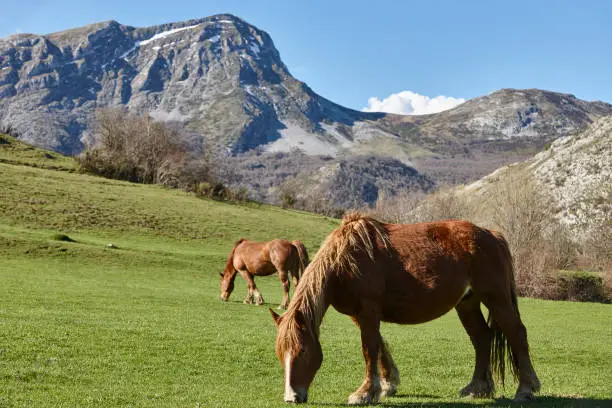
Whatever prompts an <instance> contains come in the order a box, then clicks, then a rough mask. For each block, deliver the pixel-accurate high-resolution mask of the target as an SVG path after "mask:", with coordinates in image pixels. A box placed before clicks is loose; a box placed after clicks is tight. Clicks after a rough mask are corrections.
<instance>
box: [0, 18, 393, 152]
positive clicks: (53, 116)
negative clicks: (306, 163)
mask: <svg viewBox="0 0 612 408" xmlns="http://www.w3.org/2000/svg"><path fill="white" fill-rule="evenodd" d="M117 105H125V106H127V107H129V108H130V109H131V110H134V111H137V112H149V113H150V114H151V115H153V116H154V117H156V118H159V119H162V120H174V121H179V122H183V123H185V124H186V125H187V126H188V127H189V128H191V129H192V130H194V131H197V132H199V133H200V134H202V135H204V137H205V138H206V139H207V140H208V141H209V142H211V143H212V144H214V145H218V146H222V147H225V148H227V149H229V150H230V151H231V152H234V153H237V152H243V151H247V150H249V149H251V148H253V147H256V146H259V145H265V144H269V145H270V146H269V150H272V151H275V150H281V151H282V150H288V149H290V148H292V147H294V146H297V145H302V147H303V149H304V150H305V151H307V152H309V153H311V154H329V153H334V152H335V151H336V150H337V147H336V146H341V145H343V144H344V143H349V144H350V143H351V142H353V140H348V139H347V138H346V137H345V136H344V135H342V134H341V133H338V132H335V131H328V130H326V126H327V125H326V123H329V124H333V125H338V126H340V125H342V126H353V125H354V124H356V123H359V125H360V126H359V127H358V128H356V129H355V131H354V132H352V133H353V134H352V135H351V137H352V138H353V139H355V138H356V139H359V138H361V137H367V136H368V132H369V129H368V121H370V120H374V119H376V118H378V117H380V116H381V115H379V114H369V113H361V112H357V111H352V110H350V109H346V108H343V107H340V106H338V105H336V104H333V103H332V102H330V101H328V100H326V99H324V98H322V97H320V96H318V95H316V94H315V93H314V92H312V91H311V90H310V89H309V88H308V87H307V86H306V85H305V84H303V83H302V82H299V81H298V80H296V79H295V78H293V77H292V76H291V74H290V73H289V71H288V69H287V67H286V66H285V65H284V64H283V62H282V61H281V59H280V56H279V53H278V51H277V50H276V48H275V47H274V43H273V41H272V39H271V38H270V36H269V35H268V34H266V33H265V32H263V31H261V30H259V29H257V28H255V27H253V26H251V25H249V24H247V23H246V22H244V21H242V20H241V19H239V18H237V17H234V16H231V15H218V16H213V17H209V18H205V19H199V20H190V21H186V22H181V23H172V24H166V25H161V26H154V27H148V28H134V27H128V26H123V25H121V24H119V23H117V22H115V21H108V22H104V23H99V24H94V25H90V26H86V27H83V28H79V29H74V30H68V31H64V32H60V33H54V34H49V35H45V36H39V35H31V34H18V35H14V36H11V37H8V38H6V39H3V40H0V120H2V121H4V122H7V123H10V124H12V125H14V126H15V127H17V129H18V130H19V131H20V132H21V133H22V135H23V138H24V139H25V140H27V141H29V142H32V143H34V144H37V145H41V146H44V147H48V148H52V149H55V150H59V151H62V152H65V153H75V152H78V151H79V150H80V149H81V148H82V145H81V143H80V142H81V138H82V137H83V135H84V133H85V131H86V129H87V125H88V123H89V120H90V119H91V117H92V113H93V111H94V110H95V109H96V108H98V107H105V106H117ZM381 132H382V131H381ZM383 133H384V132H383ZM280 139H283V140H280Z"/></svg>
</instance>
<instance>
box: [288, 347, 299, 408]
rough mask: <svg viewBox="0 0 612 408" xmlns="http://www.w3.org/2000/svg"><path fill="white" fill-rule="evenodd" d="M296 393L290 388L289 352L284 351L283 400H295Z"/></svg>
mask: <svg viewBox="0 0 612 408" xmlns="http://www.w3.org/2000/svg"><path fill="white" fill-rule="evenodd" d="M296 397H297V393H296V392H295V391H294V390H293V388H291V353H289V352H287V353H285V402H295V398H296Z"/></svg>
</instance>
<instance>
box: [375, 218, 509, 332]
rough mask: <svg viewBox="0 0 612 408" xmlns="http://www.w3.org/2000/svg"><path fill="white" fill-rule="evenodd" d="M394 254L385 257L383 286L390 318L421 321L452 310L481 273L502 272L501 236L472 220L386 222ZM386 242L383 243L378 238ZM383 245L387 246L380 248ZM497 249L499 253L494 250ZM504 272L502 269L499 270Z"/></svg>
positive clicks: (493, 273) (382, 294)
mask: <svg viewBox="0 0 612 408" xmlns="http://www.w3.org/2000/svg"><path fill="white" fill-rule="evenodd" d="M386 229H387V231H388V233H389V241H390V243H391V246H392V250H391V256H390V257H383V259H385V260H384V261H382V264H381V265H380V266H382V265H384V266H383V267H382V268H380V266H379V267H378V268H377V269H379V270H380V269H382V270H384V271H385V272H384V279H381V280H379V286H376V284H375V283H372V282H370V283H369V285H370V286H369V287H371V288H378V290H379V291H380V292H379V295H381V297H382V298H384V299H385V300H384V301H383V303H384V304H385V307H384V309H385V315H387V316H386V318H385V320H388V321H395V322H398V323H421V322H425V321H429V320H432V319H434V318H437V317H439V316H441V315H443V314H445V313H446V312H448V310H450V309H452V308H453V307H454V306H455V305H456V304H457V303H458V302H459V301H460V300H461V298H462V297H463V296H464V295H465V293H466V291H467V290H468V289H469V288H470V287H472V285H473V284H474V283H475V280H478V282H477V284H480V281H483V278H482V277H481V276H478V275H479V274H482V273H485V274H487V275H488V276H487V277H486V278H485V279H484V280H485V281H491V279H490V276H492V275H495V274H496V273H497V272H502V271H500V270H499V269H500V263H499V262H497V259H496V256H495V255H494V254H495V251H496V249H495V247H496V245H498V244H499V238H498V237H496V236H495V235H494V234H493V233H492V232H491V231H489V230H486V229H484V228H480V227H478V226H476V225H474V224H472V223H470V222H467V221H456V220H451V221H440V222H431V223H419V224H386ZM378 245H380V243H378ZM379 249H380V250H383V248H380V247H379ZM492 254H493V255H492ZM497 275H498V276H499V277H502V275H503V274H502V273H497Z"/></svg>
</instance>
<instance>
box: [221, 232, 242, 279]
mask: <svg viewBox="0 0 612 408" xmlns="http://www.w3.org/2000/svg"><path fill="white" fill-rule="evenodd" d="M243 241H244V239H242V238H241V239H239V240H238V241H237V242H236V243H235V244H234V247H233V248H232V252H230V254H229V256H228V257H227V263H226V264H225V274H228V273H230V274H231V276H232V277H233V276H234V275H235V274H236V270H235V269H234V253H235V252H236V248H237V247H238V245H240V244H241V243H242V242H243Z"/></svg>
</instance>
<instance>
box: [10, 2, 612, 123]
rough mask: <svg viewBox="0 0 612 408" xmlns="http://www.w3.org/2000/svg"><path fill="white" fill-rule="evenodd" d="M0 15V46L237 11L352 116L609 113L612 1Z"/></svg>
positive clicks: (278, 5) (91, 7) (117, 6)
mask: <svg viewBox="0 0 612 408" xmlns="http://www.w3.org/2000/svg"><path fill="white" fill-rule="evenodd" d="M0 9H1V11H2V14H0V37H4V36H7V35H10V34H13V33H15V32H34V33H38V34H45V33H49V32H53V31H59V30H63V29H67V28H72V27H77V26H81V25H85V24H88V23H93V22H97V21H103V20H109V19H115V20H117V21H119V22H120V23H122V24H127V25H133V26H147V25H154V24H161V23H165V22H172V21H181V20H186V19H190V18H197V17H205V16H208V15H212V14H217V13H222V12H229V13H232V14H235V15H237V16H239V17H241V18H243V19H245V20H246V21H248V22H249V23H251V24H254V25H256V26H257V27H259V28H261V29H263V30H265V31H267V32H268V33H269V34H270V35H271V36H272V38H273V40H274V42H275V44H276V46H277V48H278V49H279V51H280V53H281V57H282V58H283V61H284V62H285V63H286V64H287V66H288V67H289V69H290V71H291V72H292V73H293V74H294V75H295V76H296V77H297V78H298V79H300V80H302V81H304V82H306V83H307V84H308V85H310V86H311V87H312V88H313V89H314V90H315V91H317V92H318V93H320V94H321V95H323V96H325V97H327V98H329V99H331V100H333V101H335V102H338V103H340V104H342V105H345V106H348V107H351V108H355V109H362V108H365V107H366V106H368V100H369V99H370V98H372V97H377V98H379V99H378V102H380V104H379V105H381V106H382V105H384V104H385V100H384V98H387V97H389V96H390V95H392V94H394V95H395V97H396V98H400V99H401V98H403V97H406V98H408V99H409V102H410V103H411V104H413V105H414V106H417V105H418V103H421V102H422V103H424V104H426V105H428V104H429V105H431V103H432V100H430V99H428V98H425V99H422V100H420V102H419V100H417V99H418V98H417V97H415V96H414V95H415V94H418V95H417V96H419V95H424V96H427V97H431V98H433V97H436V96H441V97H440V98H439V99H438V102H439V103H440V104H442V105H444V103H445V102H446V101H447V97H454V98H466V99H468V98H473V97H476V96H480V95H484V94H487V93H490V92H492V91H495V90H497V89H500V88H541V89H548V90H553V91H559V92H567V93H573V94H575V95H576V96H577V97H579V98H583V99H587V100H603V101H606V102H611V103H612V1H586V0H583V1H579V2H577V1H544V0H542V1H521V2H518V1H512V2H509V1H503V2H502V1H385V0H376V1H372V0H369V1H357V0H353V1H331V0H328V1H300V2H298V1H288V0H284V1H280V0H279V1H266V0H259V1H246V0H245V1H237V0H223V1H206V0H199V1H180V0H174V1H157V0H148V1H140V0H122V1H118V0H104V1H100V0H95V1H93V0H62V1H59V0H21V1H16V0H2V6H1V8H0ZM403 91H407V92H404V93H402V94H400V93H401V92H403ZM401 95H404V96H401ZM415 98H416V99H415ZM371 101H372V102H374V103H376V100H371ZM396 102H397V101H396ZM451 103H452V100H451ZM429 105H428V106H429ZM406 109H408V110H410V109H411V107H410V106H408V107H407V108H406ZM424 109H427V106H426V107H425V108H424ZM413 110H418V109H417V108H414V107H413ZM406 113H410V112H406Z"/></svg>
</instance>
